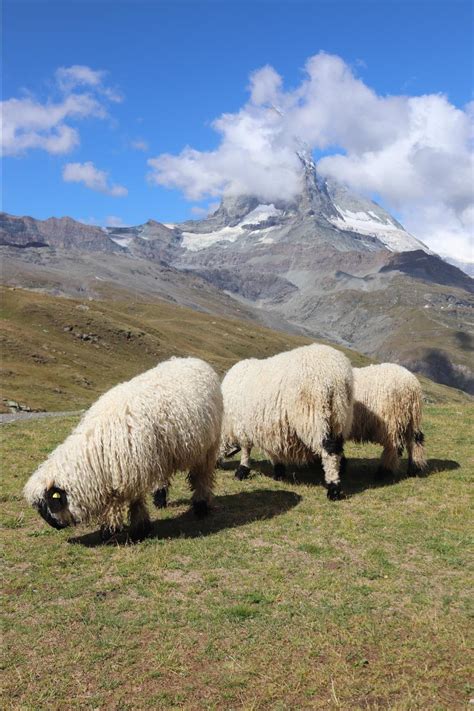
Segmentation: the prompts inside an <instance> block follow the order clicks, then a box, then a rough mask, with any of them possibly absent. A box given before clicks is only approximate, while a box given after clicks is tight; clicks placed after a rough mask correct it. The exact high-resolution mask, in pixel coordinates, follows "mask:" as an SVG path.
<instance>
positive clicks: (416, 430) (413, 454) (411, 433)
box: [405, 392, 428, 474]
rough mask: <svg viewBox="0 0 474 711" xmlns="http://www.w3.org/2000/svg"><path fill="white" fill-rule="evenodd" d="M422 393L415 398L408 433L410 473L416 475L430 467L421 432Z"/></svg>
mask: <svg viewBox="0 0 474 711" xmlns="http://www.w3.org/2000/svg"><path fill="white" fill-rule="evenodd" d="M421 408H422V405H421V392H420V393H419V394H418V395H417V397H416V398H414V402H413V406H412V417H411V422H410V425H409V427H408V430H407V433H406V439H405V442H406V448H407V452H408V473H409V474H416V472H420V471H423V470H424V469H426V467H427V466H428V462H427V461H426V453H425V447H424V442H425V435H424V434H423V432H422V430H421Z"/></svg>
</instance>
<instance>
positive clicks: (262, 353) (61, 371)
mask: <svg viewBox="0 0 474 711" xmlns="http://www.w3.org/2000/svg"><path fill="white" fill-rule="evenodd" d="M0 297H1V305H0V317H1V322H2V340H1V349H2V363H1V368H0V372H1V375H2V382H3V388H2V397H3V398H4V400H14V401H16V402H19V403H20V404H21V405H26V406H29V407H31V408H32V409H41V410H51V411H54V410H56V411H61V412H63V411H68V410H78V409H81V408H84V407H87V406H88V405H90V404H91V403H92V402H93V401H94V400H95V399H96V398H97V396H98V395H99V394H101V393H102V392H104V391H105V390H107V389H108V388H110V387H112V386H113V385H115V384H116V383H117V382H120V381H122V380H127V379H129V378H131V377H133V376H134V375H137V374H138V373H140V372H142V371H143V370H146V369H147V368H150V367H152V366H153V365H155V364H156V363H157V362H158V361H159V360H164V359H166V358H169V357H170V356H173V355H195V356H199V357H201V358H204V359H205V360H208V361H209V362H210V363H212V365H214V367H215V368H216V369H217V370H218V371H219V372H220V373H223V372H225V371H226V370H227V369H228V368H229V367H230V366H231V365H233V364H234V363H235V362H236V361H238V360H240V359H241V358H249V357H256V358H264V357H268V356H270V355H273V354H274V353H279V352H280V351H283V350H289V349H291V348H295V347H297V346H300V345H304V344H306V343H310V342H312V339H309V338H304V337H302V336H295V335H291V334H287V333H283V332H278V331H274V330H271V329H269V328H264V327H261V326H258V325H256V324H254V323H251V322H248V321H247V322H244V321H239V320H237V319H229V318H223V317H220V316H215V315H209V314H205V313H201V312H197V311H192V310H190V309H186V308H183V307H180V306H176V305H174V304H169V303H166V302H164V301H162V302H160V301H156V302H154V303H145V302H143V301H133V300H129V301H116V300H114V301H112V300H111V299H109V300H104V301H98V300H94V301H80V300H77V299H67V298H63V297H54V296H50V295H47V294H39V293H37V292H33V291H28V290H25V289H18V288H8V287H3V288H0ZM84 337H85V338H84ZM341 350H343V351H344V352H345V353H346V354H347V355H348V356H349V357H350V359H351V361H352V363H353V365H355V366H358V367H359V366H363V365H367V364H368V363H369V362H370V360H369V359H368V358H366V357H365V356H362V355H360V354H359V353H356V352H355V351H350V350H348V349H343V348H341ZM421 381H422V383H423V386H424V389H425V394H426V396H427V398H428V400H429V401H430V402H465V401H467V400H468V396H466V395H465V394H464V393H461V392H460V391H457V390H453V389H452V388H446V387H444V386H442V385H437V384H436V383H433V382H432V381H430V380H427V379H423V378H421ZM1 410H3V411H8V408H7V407H6V404H5V403H4V402H3V403H2V401H1V399H0V411H1Z"/></svg>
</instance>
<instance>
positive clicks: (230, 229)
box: [181, 204, 282, 252]
mask: <svg viewBox="0 0 474 711" xmlns="http://www.w3.org/2000/svg"><path fill="white" fill-rule="evenodd" d="M281 214H282V210H278V209H277V208H276V207H275V205H273V204H270V205H265V204H260V205H257V207H256V208H254V209H253V210H252V211H251V212H249V213H247V214H246V215H245V217H243V218H242V219H241V221H240V222H238V223H237V224H236V225H234V226H229V225H226V226H225V227H222V228H221V229H218V230H213V231H212V232H205V233H201V234H199V233H196V232H186V231H185V232H182V233H181V236H182V242H181V246H182V247H184V248H185V249H188V250H190V251H192V252H197V251H200V250H202V249H207V248H208V247H212V246H213V245H214V244H216V243H218V242H236V241H237V240H238V239H239V238H240V237H246V236H248V235H250V234H254V233H256V239H255V241H256V242H263V243H269V242H272V241H273V240H272V239H271V238H269V237H268V233H269V232H271V231H273V230H274V229H277V228H278V227H279V225H268V224H267V223H268V221H269V220H271V219H272V218H277V217H279V216H280V215H281Z"/></svg>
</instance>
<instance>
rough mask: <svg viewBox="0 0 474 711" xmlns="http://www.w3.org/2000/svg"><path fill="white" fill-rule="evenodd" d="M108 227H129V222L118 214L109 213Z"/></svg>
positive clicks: (106, 219)
mask: <svg viewBox="0 0 474 711" xmlns="http://www.w3.org/2000/svg"><path fill="white" fill-rule="evenodd" d="M105 225H106V227H128V224H127V223H126V222H124V221H123V220H122V218H121V217H117V216H116V215H108V216H107V217H106V218H105Z"/></svg>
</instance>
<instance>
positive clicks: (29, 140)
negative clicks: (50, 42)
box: [0, 65, 117, 156]
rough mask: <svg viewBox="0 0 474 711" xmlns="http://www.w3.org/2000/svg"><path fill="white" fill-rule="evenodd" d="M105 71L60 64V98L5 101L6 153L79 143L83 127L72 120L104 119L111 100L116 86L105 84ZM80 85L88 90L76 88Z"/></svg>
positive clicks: (59, 149) (56, 150)
mask: <svg viewBox="0 0 474 711" xmlns="http://www.w3.org/2000/svg"><path fill="white" fill-rule="evenodd" d="M104 76H105V72H104V71H95V70H93V69H90V67H86V66H79V65H75V66H72V67H60V68H59V69H58V70H57V72H56V74H55V78H56V84H57V88H58V89H59V90H60V92H61V96H60V98H58V99H55V100H53V99H47V100H46V101H44V102H42V101H39V100H38V99H36V98H34V97H32V96H26V97H25V98H11V99H7V100H6V101H2V102H1V104H0V106H1V111H2V123H3V126H2V128H3V134H2V148H3V153H4V155H12V156H21V155H24V154H25V153H26V152H27V151H28V150H31V149H41V150H45V151H47V152H48V153H52V154H63V153H69V152H70V151H71V150H73V149H74V148H76V146H78V145H79V142H80V138H79V131H78V130H77V128H76V127H75V126H72V125H71V122H74V121H77V120H80V119H85V118H90V117H93V118H99V119H104V118H106V116H107V108H106V103H104V102H106V101H107V100H109V101H111V100H117V98H113V97H114V96H116V95H115V90H111V89H109V88H108V87H106V86H104V84H103V79H104ZM79 87H82V88H84V87H86V89H87V90H80V91H75V90H76V89H78V88H79Z"/></svg>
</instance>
